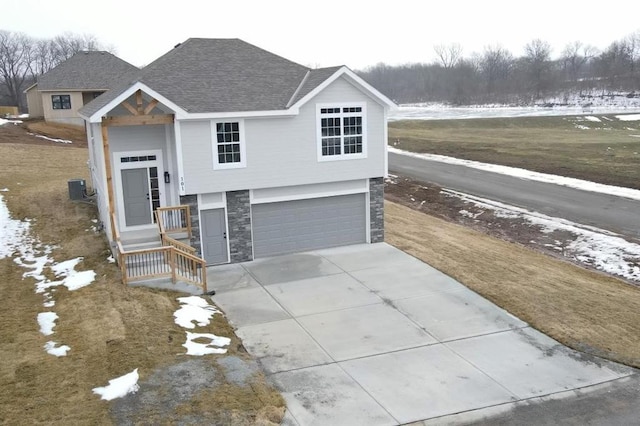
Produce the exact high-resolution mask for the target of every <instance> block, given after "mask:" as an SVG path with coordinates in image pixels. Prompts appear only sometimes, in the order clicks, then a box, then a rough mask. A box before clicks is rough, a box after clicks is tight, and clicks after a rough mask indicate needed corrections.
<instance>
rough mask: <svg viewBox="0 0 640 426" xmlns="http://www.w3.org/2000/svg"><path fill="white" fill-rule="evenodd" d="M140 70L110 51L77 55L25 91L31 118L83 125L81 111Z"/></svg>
mask: <svg viewBox="0 0 640 426" xmlns="http://www.w3.org/2000/svg"><path fill="white" fill-rule="evenodd" d="M138 71H139V69H138V68H136V67H135V66H133V65H131V64H129V63H128V62H125V61H123V60H122V59H120V58H118V57H116V56H114V55H112V54H111V53H109V52H102V51H95V52H79V53H76V54H75V55H73V56H72V57H71V58H69V59H67V60H66V61H64V62H62V63H61V64H59V65H58V66H57V67H55V68H53V69H52V70H50V71H49V72H46V73H44V74H42V75H41V76H39V77H38V81H37V83H36V84H33V85H32V86H30V87H29V88H27V90H25V94H26V95H27V107H28V109H29V115H30V116H31V117H44V119H45V121H53V122H58V123H65V124H73V125H77V126H83V125H84V120H83V119H82V118H80V116H79V115H78V110H79V109H80V108H82V106H84V105H86V104H88V103H89V102H91V101H92V100H94V99H95V98H97V97H98V96H100V95H101V94H102V93H104V92H106V91H107V90H109V89H111V88H113V87H114V86H117V85H120V84H122V83H127V82H129V80H130V79H131V78H133V76H134V75H135V74H136V73H137V72H138Z"/></svg>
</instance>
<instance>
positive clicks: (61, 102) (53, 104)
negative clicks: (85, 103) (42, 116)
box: [51, 94, 72, 111]
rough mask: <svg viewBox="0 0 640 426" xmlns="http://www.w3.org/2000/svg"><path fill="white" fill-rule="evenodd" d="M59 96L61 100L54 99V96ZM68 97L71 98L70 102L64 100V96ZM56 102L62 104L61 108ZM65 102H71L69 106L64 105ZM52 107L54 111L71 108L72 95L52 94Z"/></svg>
mask: <svg viewBox="0 0 640 426" xmlns="http://www.w3.org/2000/svg"><path fill="white" fill-rule="evenodd" d="M55 96H57V97H59V98H60V102H55V101H54V100H53V98H54V97H55ZM63 96H64V97H67V98H69V102H64V101H63V100H62V97H63ZM56 104H60V108H56ZM65 104H69V108H65V107H64V105H65ZM51 109H52V110H54V111H65V110H70V109H72V108H71V95H62V94H55V95H51Z"/></svg>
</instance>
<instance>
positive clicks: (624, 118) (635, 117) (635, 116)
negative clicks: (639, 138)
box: [616, 114, 640, 121]
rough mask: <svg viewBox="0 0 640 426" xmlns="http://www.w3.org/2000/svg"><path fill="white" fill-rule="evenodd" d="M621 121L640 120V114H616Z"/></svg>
mask: <svg viewBox="0 0 640 426" xmlns="http://www.w3.org/2000/svg"><path fill="white" fill-rule="evenodd" d="M616 118H617V119H618V120H620V121H640V114H626V115H616Z"/></svg>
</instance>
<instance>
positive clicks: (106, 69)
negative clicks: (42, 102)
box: [38, 51, 140, 90]
mask: <svg viewBox="0 0 640 426" xmlns="http://www.w3.org/2000/svg"><path fill="white" fill-rule="evenodd" d="M139 71H140V69H139V68H137V67H134V66H133V65H131V64H130V63H128V62H125V61H123V60H122V59H120V58H118V57H117V56H114V55H112V54H111V53H109V52H101V51H94V52H78V53H76V54H75V55H73V56H72V57H70V58H69V59H67V60H66V61H64V62H62V63H60V64H59V65H58V66H56V67H55V68H53V69H52V70H50V71H49V72H46V73H44V74H42V75H41V76H40V77H38V90H106V89H110V88H112V87H113V86H114V85H117V84H118V83H119V82H121V81H122V79H130V78H131V77H132V76H134V75H135V74H136V73H138V72H139Z"/></svg>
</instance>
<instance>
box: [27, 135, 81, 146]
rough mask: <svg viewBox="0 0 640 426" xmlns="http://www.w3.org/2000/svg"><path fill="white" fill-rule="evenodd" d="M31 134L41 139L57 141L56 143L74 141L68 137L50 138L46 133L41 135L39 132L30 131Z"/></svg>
mask: <svg viewBox="0 0 640 426" xmlns="http://www.w3.org/2000/svg"><path fill="white" fill-rule="evenodd" d="M28 134H29V135H31V136H35V137H36V138H40V139H45V140H48V141H51V142H56V143H66V144H68V143H73V142H71V141H70V140H67V139H56V138H50V137H49V136H45V135H39V134H37V133H28Z"/></svg>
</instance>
